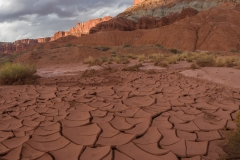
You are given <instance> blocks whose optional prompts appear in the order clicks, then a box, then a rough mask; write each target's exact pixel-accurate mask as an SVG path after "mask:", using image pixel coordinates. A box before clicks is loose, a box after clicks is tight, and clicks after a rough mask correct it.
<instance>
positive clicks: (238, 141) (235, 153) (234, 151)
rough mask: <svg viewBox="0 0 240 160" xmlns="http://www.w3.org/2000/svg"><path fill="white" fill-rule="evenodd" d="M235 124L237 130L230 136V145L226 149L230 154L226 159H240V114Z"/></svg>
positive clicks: (239, 113)
mask: <svg viewBox="0 0 240 160" xmlns="http://www.w3.org/2000/svg"><path fill="white" fill-rule="evenodd" d="M235 122H236V124H237V129H236V131H234V132H233V133H231V134H230V135H229V137H228V138H229V143H228V144H227V145H226V146H225V147H224V149H225V150H226V152H227V154H228V157H227V158H226V159H239V158H240V154H239V153H240V112H238V115H237V118H236V120H235Z"/></svg>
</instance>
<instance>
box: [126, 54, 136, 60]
mask: <svg viewBox="0 0 240 160" xmlns="http://www.w3.org/2000/svg"><path fill="white" fill-rule="evenodd" d="M127 58H131V59H137V58H138V56H137V55H135V54H128V55H127Z"/></svg>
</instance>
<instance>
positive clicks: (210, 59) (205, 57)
mask: <svg viewBox="0 0 240 160" xmlns="http://www.w3.org/2000/svg"><path fill="white" fill-rule="evenodd" d="M214 62H215V57H214V56H213V55H211V54H199V56H198V57H197V60H196V64H197V65H199V66H200V67H212V66H214Z"/></svg>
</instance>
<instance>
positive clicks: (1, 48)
mask: <svg viewBox="0 0 240 160" xmlns="http://www.w3.org/2000/svg"><path fill="white" fill-rule="evenodd" d="M49 41H50V37H45V38H38V39H21V40H17V41H15V42H13V43H7V42H6V43H0V54H1V53H3V54H5V53H11V52H15V51H21V50H24V49H26V48H28V47H29V46H32V45H35V44H38V43H47V42H49Z"/></svg>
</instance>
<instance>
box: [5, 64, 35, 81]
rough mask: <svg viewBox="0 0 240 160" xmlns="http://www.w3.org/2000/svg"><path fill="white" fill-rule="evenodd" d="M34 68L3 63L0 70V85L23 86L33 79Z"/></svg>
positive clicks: (32, 66)
mask: <svg viewBox="0 0 240 160" xmlns="http://www.w3.org/2000/svg"><path fill="white" fill-rule="evenodd" d="M35 72H36V67H35V66H34V65H27V64H20V63H5V64H4V65H3V66H2V68H1V69H0V82H1V83H2V84H25V83H27V81H29V80H31V79H34V73H35Z"/></svg>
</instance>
